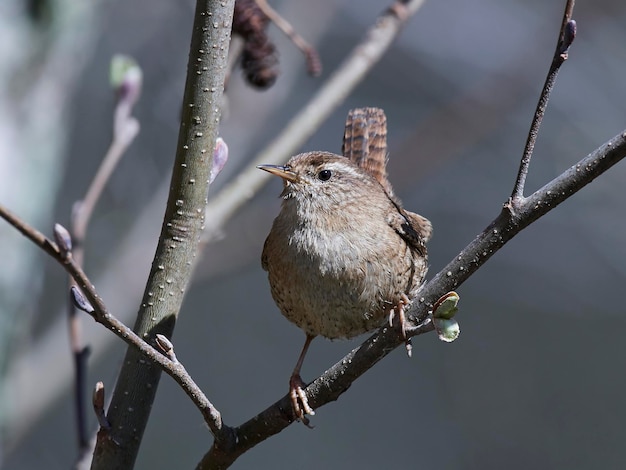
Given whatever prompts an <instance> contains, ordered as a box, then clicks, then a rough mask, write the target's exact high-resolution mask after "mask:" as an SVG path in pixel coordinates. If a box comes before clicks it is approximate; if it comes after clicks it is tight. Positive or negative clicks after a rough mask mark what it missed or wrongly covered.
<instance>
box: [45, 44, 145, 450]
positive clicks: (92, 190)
mask: <svg viewBox="0 0 626 470" xmlns="http://www.w3.org/2000/svg"><path fill="white" fill-rule="evenodd" d="M111 82H112V85H113V86H114V88H115V92H116V95H117V102H116V106H115V111H114V114H113V139H112V141H111V145H110V146H109V149H108V150H107V153H106V154H105V156H104V158H103V159H102V162H101V164H100V167H99V168H98V171H97V172H96V175H95V176H94V178H93V180H92V181H91V184H90V185H89V188H88V189H87V192H86V194H85V197H84V198H83V200H82V201H77V202H76V203H75V204H74V209H73V211H72V225H71V236H70V234H69V233H67V231H66V233H67V234H66V238H67V239H68V240H69V241H70V243H71V241H72V240H73V242H74V245H75V246H74V249H73V251H72V253H71V255H72V256H73V257H74V259H75V261H76V263H77V264H78V265H80V266H82V265H83V262H84V257H85V236H86V234H87V228H88V226H89V222H90V220H91V216H92V215H93V211H94V209H95V207H96V204H97V202H98V200H99V199H100V196H101V195H102V191H103V190H104V188H105V186H106V184H107V182H108V181H109V179H110V177H111V175H112V174H113V170H114V169H115V167H116V166H117V164H118V163H119V161H120V160H121V158H122V156H123V155H124V153H125V152H126V149H127V148H128V146H129V145H130V144H131V143H132V142H133V140H134V139H135V137H136V136H137V134H138V133H139V122H138V121H137V119H135V118H134V117H133V116H132V114H131V113H132V110H133V107H134V106H135V104H136V103H137V100H138V99H139V96H140V94H141V86H142V73H141V69H140V68H139V66H138V65H137V64H136V63H135V62H134V61H133V60H132V59H130V58H128V57H125V56H115V57H114V58H113V60H112V62H111ZM55 238H56V240H57V244H59V247H61V246H62V245H61V244H60V243H59V241H60V240H59V238H58V237H57V231H56V229H55ZM70 247H71V245H70ZM68 251H69V250H68ZM69 282H70V287H72V286H73V285H74V283H73V281H72V278H70V279H69ZM80 322H81V317H80V316H79V315H76V310H75V308H74V305H73V304H72V303H68V326H69V341H70V349H71V351H72V354H73V355H74V405H75V412H76V431H77V435H78V446H79V453H80V454H82V453H84V452H85V451H86V450H87V449H91V443H90V441H91V439H90V438H89V435H88V431H87V419H86V418H87V417H86V412H85V408H86V406H85V397H86V379H87V372H86V370H87V358H88V356H89V348H88V347H86V346H83V344H84V342H83V340H82V334H81V325H80Z"/></svg>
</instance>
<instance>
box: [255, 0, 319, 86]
mask: <svg viewBox="0 0 626 470" xmlns="http://www.w3.org/2000/svg"><path fill="white" fill-rule="evenodd" d="M255 1H256V4H257V5H258V7H259V8H260V9H261V11H262V12H263V14H265V16H267V17H268V18H269V19H270V20H271V21H272V23H274V24H275V25H276V27H277V28H278V29H280V30H281V31H282V32H283V33H284V34H285V35H286V36H287V37H288V38H289V39H290V40H291V42H293V43H294V44H295V46H296V47H297V48H298V49H300V50H301V51H302V53H303V54H304V57H305V58H306V63H307V70H308V72H309V74H310V75H312V76H314V77H317V76H319V75H321V73H322V62H321V60H320V57H319V54H318V53H317V51H316V50H315V48H314V47H313V46H311V45H310V44H309V43H308V42H307V41H306V40H305V39H304V38H303V37H302V36H300V35H299V34H298V33H297V31H296V30H295V29H294V28H293V26H291V24H290V23H289V22H288V21H287V20H286V19H285V18H283V17H282V16H280V14H279V13H278V12H277V11H276V10H274V9H273V8H272V7H271V6H270V4H269V3H268V2H267V0H255Z"/></svg>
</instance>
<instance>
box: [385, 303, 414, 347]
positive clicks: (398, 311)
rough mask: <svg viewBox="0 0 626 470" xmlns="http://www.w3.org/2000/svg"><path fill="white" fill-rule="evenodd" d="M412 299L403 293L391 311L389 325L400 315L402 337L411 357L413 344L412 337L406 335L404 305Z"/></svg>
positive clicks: (391, 325)
mask: <svg viewBox="0 0 626 470" xmlns="http://www.w3.org/2000/svg"><path fill="white" fill-rule="evenodd" d="M410 303H411V300H410V299H409V298H408V297H407V295H406V294H404V293H403V294H402V296H401V297H400V300H399V302H398V304H397V305H396V306H394V307H393V308H392V309H391V311H390V312H389V326H390V327H393V320H394V318H395V317H396V314H397V315H398V323H399V324H400V325H399V326H400V334H401V335H402V339H403V340H404V345H405V347H406V353H407V355H408V356H409V357H411V352H412V348H413V346H412V345H411V338H407V336H406V315H405V314H404V307H406V306H407V305H409V304H410Z"/></svg>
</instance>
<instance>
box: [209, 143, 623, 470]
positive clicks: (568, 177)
mask: <svg viewBox="0 0 626 470" xmlns="http://www.w3.org/2000/svg"><path fill="white" fill-rule="evenodd" d="M624 157H626V132H624V133H622V134H619V135H617V136H616V137H614V138H613V139H611V140H610V141H608V142H607V143H605V144H604V145H603V146H601V147H600V148H598V149H597V150H595V151H594V152H592V153H591V154H589V155H588V156H587V157H585V158H583V159H582V160H581V161H580V162H578V163H577V164H576V165H574V166H572V167H571V168H569V169H568V170H566V171H565V172H564V173H562V174H561V175H560V176H558V177H557V178H555V179H554V180H552V181H551V182H549V183H548V184H546V185H545V186H544V187H543V188H541V189H539V190H538V191H536V192H535V193H533V194H532V195H531V196H529V197H528V198H526V199H524V200H523V201H519V203H515V204H514V205H512V204H511V201H508V202H507V203H505V205H504V208H503V210H502V212H501V213H500V215H499V216H498V217H496V219H495V220H494V221H493V222H492V223H491V224H490V225H489V226H488V227H487V228H486V229H485V230H484V231H483V232H482V233H481V234H480V235H478V236H477V237H476V238H475V239H474V240H473V241H472V242H471V243H470V244H469V245H468V246H467V247H466V248H465V249H464V250H463V251H462V252H461V253H459V254H458V255H457V256H456V257H455V258H454V259H453V260H452V261H450V263H448V265H447V266H446V267H445V268H443V269H442V270H441V271H440V272H439V273H438V274H437V275H436V276H435V277H434V278H433V279H432V280H431V281H429V282H428V283H427V284H426V285H425V286H424V287H423V289H422V290H421V291H420V293H419V299H418V300H417V301H415V302H413V304H412V306H411V308H410V309H409V311H408V312H407V318H408V319H409V321H410V322H411V323H412V326H411V327H409V328H407V335H408V336H409V337H413V336H416V335H419V334H422V333H426V332H428V331H432V330H433V329H434V326H433V324H432V322H431V321H430V318H429V315H430V311H431V308H432V305H433V304H434V302H436V301H437V299H439V298H440V297H441V296H443V295H444V294H446V293H447V292H449V291H451V290H454V289H456V288H458V287H459V286H460V285H461V284H462V283H463V282H464V281H465V280H467V279H468V278H469V277H470V276H471V275H472V274H473V273H474V272H475V271H476V270H477V269H478V268H480V267H481V266H482V265H483V264H485V262H486V261H487V260H488V259H489V258H490V257H491V256H493V255H494V254H495V253H496V251H498V250H499V249H500V248H502V247H503V246H504V244H505V243H506V242H508V241H509V240H510V239H511V238H513V237H514V236H515V235H517V234H518V233H519V232H520V231H521V230H523V229H524V228H525V227H527V226H528V225H530V224H531V223H532V222H534V221H535V220H537V219H539V218H540V217H541V216H543V215H545V214H546V213H547V212H549V211H550V210H551V209H553V208H554V207H556V206H557V205H559V204H560V203H561V202H563V201H565V200H566V199H567V198H569V197H570V196H572V195H573V194H574V193H576V192H577V191H579V190H580V189H581V188H583V187H584V186H585V185H587V184H589V183H590V182H591V181H593V180H594V179H595V178H596V177H598V176H599V175H601V174H602V173H604V172H605V171H607V170H608V169H609V168H611V167H612V166H613V165H615V164H616V163H617V162H619V161H620V160H622V159H623V158H624ZM402 344H404V339H403V338H402V337H401V335H400V333H399V331H398V330H397V329H395V328H388V327H387V326H385V327H383V328H381V329H380V330H379V331H377V332H376V333H375V334H374V335H373V336H371V337H370V338H368V339H367V340H366V341H365V342H364V343H363V344H361V345H360V346H358V347H357V348H355V349H354V350H352V351H351V352H350V353H349V354H348V355H346V356H345V357H344V358H343V359H341V360H340V361H339V362H337V363H336V364H335V365H334V366H332V367H331V368H330V369H328V370H327V371H326V372H325V373H324V374H322V375H321V376H320V377H318V378H317V379H315V380H314V381H313V382H312V383H310V384H309V385H308V386H307V387H306V394H307V397H308V399H309V404H310V405H311V406H312V407H313V408H314V409H317V408H320V407H321V406H323V405H325V404H327V403H329V402H331V401H334V400H336V399H337V398H338V397H339V396H340V395H341V394H342V393H343V392H345V391H346V390H347V389H348V388H349V387H350V385H351V384H352V382H354V381H355V380H356V379H357V378H358V377H360V376H361V375H363V374H364V373H365V372H367V370H369V369H370V368H371V367H373V366H374V365H375V364H376V363H377V362H378V361H380V360H381V359H382V358H384V357H385V356H386V355H387V354H389V353H390V352H391V351H393V350H394V349H395V348H396V347H398V346H400V345H402ZM290 407H291V401H290V397H289V395H285V396H284V397H282V398H281V399H280V400H279V401H277V402H276V403H274V404H273V405H271V406H270V407H268V408H267V409H266V410H264V411H262V412H261V413H259V414H258V415H257V416H255V417H254V418H252V419H250V420H249V421H247V422H245V423H243V424H242V425H240V426H238V427H236V428H235V429H234V433H235V435H236V436H237V439H236V443H237V444H236V445H235V447H234V448H233V449H231V450H230V451H229V452H225V451H224V449H222V448H220V447H219V446H215V445H214V446H212V447H211V449H210V450H209V451H208V452H207V454H206V455H205V456H204V458H203V459H202V461H201V462H200V463H199V464H198V467H197V468H199V469H224V468H228V467H229V466H230V465H231V464H232V463H233V462H234V461H235V460H236V459H237V458H238V457H239V456H240V455H242V454H243V453H245V452H246V451H247V450H249V449H251V448H252V447H254V446H255V445H257V444H258V443H260V442H262V441H264V440H265V439H267V438H268V437H271V436H272V435H274V434H277V433H279V432H280V431H282V430H283V429H284V428H286V427H287V426H289V425H290V424H291V422H292V413H291V408H290Z"/></svg>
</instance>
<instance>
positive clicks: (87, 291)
mask: <svg viewBox="0 0 626 470" xmlns="http://www.w3.org/2000/svg"><path fill="white" fill-rule="evenodd" d="M0 217H1V218H3V219H5V220H6V221H7V222H8V223H9V224H11V225H12V226H13V227H15V228H16V229H17V230H18V231H19V232H21V233H22V235H24V236H25V237H26V238H28V239H29V240H31V241H32V242H33V243H34V244H35V245H37V246H39V247H40V248H41V249H43V250H44V251H45V252H46V253H47V254H48V255H50V256H51V257H52V258H54V259H55V260H56V261H57V262H58V263H59V264H61V265H62V266H63V268H64V269H65V270H66V271H67V273H68V274H69V275H70V276H71V277H72V279H74V281H76V285H77V286H78V287H73V288H72V289H71V291H70V292H71V296H72V301H73V302H74V305H75V306H76V307H77V308H78V309H80V310H82V311H84V312H86V313H88V314H89V315H90V316H91V317H92V318H93V319H94V320H95V321H96V322H98V323H100V324H102V325H104V326H105V327H106V328H107V329H108V330H111V331H112V332H113V333H114V334H115V335H117V336H118V337H120V338H121V339H122V340H123V341H125V342H126V343H127V344H128V345H129V346H132V348H133V350H136V351H138V352H139V353H140V354H141V355H142V356H143V357H146V358H148V359H150V360H151V361H152V362H154V363H156V364H157V365H158V366H159V367H160V369H162V370H163V371H165V372H166V373H167V374H168V375H170V376H171V377H172V378H173V379H174V380H175V381H176V382H177V383H178V384H179V385H180V386H181V388H182V389H183V390H184V391H185V393H186V394H187V395H188V396H189V398H191V401H192V402H193V403H194V404H195V405H196V407H197V408H198V409H199V410H200V412H201V413H202V416H203V417H204V419H205V422H206V423H207V426H208V427H209V429H210V430H211V432H212V433H213V435H214V436H215V439H216V442H221V441H223V440H226V439H229V438H230V435H231V434H232V431H231V430H230V428H228V427H226V426H224V425H223V424H222V419H221V415H220V413H219V411H218V410H217V409H216V408H215V407H214V406H213V405H212V404H211V402H210V401H209V400H208V398H207V397H206V396H205V395H204V393H203V392H202V390H201V389H200V387H198V386H197V385H196V383H195V382H194V381H193V379H192V378H191V376H190V375H189V374H188V373H187V371H186V369H185V367H184V366H183V365H182V364H181V363H180V362H179V361H178V360H174V359H170V358H168V357H166V356H164V355H163V354H162V353H160V352H159V351H158V350H156V349H155V348H154V347H152V346H151V345H150V344H149V343H147V342H146V341H144V340H143V339H142V338H141V337H140V336H139V335H137V334H136V333H135V332H134V331H133V330H131V329H130V328H129V327H127V326H126V325H125V324H124V323H122V322H121V321H120V320H119V319H117V318H116V317H115V316H114V315H113V314H112V313H111V312H109V310H108V309H107V307H106V305H105V303H104V301H103V300H102V298H101V297H100V296H99V295H98V292H97V291H96V289H95V287H94V286H93V284H92V283H91V281H90V280H89V278H88V277H87V275H86V274H85V272H84V271H83V270H82V268H81V267H80V265H79V264H78V263H77V262H76V260H75V259H74V257H73V256H72V252H71V246H70V245H69V244H68V243H64V242H63V241H61V243H59V244H57V243H54V242H53V241H52V240H50V239H49V238H47V237H46V236H45V235H44V234H42V233H41V232H39V231H38V230H36V229H35V228H33V227H31V226H30V225H28V224H27V223H26V222H24V221H23V220H21V219H20V218H19V217H17V216H16V215H15V214H13V213H12V212H11V211H9V210H8V209H7V208H6V207H4V206H3V205H2V204H0ZM64 232H65V233H67V231H66V230H65V229H64V228H62V227H61V226H60V225H58V224H57V225H56V226H55V237H56V238H57V239H59V235H57V234H59V233H60V234H62V233H64ZM61 240H63V239H62V238H61ZM162 341H163V340H162V339H160V338H159V337H158V336H157V337H156V338H155V343H156V344H157V345H159V347H160V348H161V346H160V344H161V343H162ZM169 344H170V345H171V343H169ZM166 352H167V351H166ZM174 357H175V356H174ZM143 362H145V361H143ZM99 421H100V422H101V424H102V417H101V416H100V417H99ZM109 421H110V420H108V422H109ZM111 424H112V423H109V426H107V428H108V430H109V431H111V429H110V428H111ZM112 439H113V438H112ZM118 442H119V441H118Z"/></svg>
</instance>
